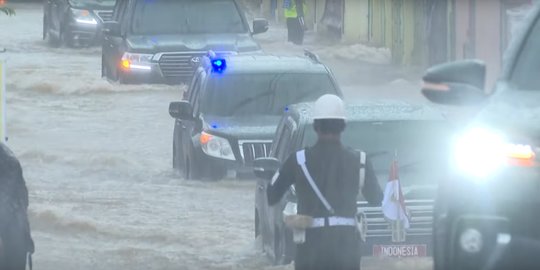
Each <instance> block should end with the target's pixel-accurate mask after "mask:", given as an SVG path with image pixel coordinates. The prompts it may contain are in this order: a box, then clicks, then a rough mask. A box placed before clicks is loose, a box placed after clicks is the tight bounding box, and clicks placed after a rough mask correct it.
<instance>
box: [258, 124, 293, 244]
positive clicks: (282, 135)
mask: <svg viewBox="0 0 540 270" xmlns="http://www.w3.org/2000/svg"><path fill="white" fill-rule="evenodd" d="M296 130H297V124H296V122H295V120H294V119H293V118H292V117H290V116H288V117H286V118H284V119H283V121H282V128H281V130H278V133H276V135H277V137H276V138H275V142H274V145H273V147H272V151H271V154H270V156H271V157H274V158H277V159H278V160H280V162H281V163H283V162H285V160H286V159H287V157H288V155H289V152H290V151H289V148H290V146H291V144H292V138H293V137H294V136H293V135H294V133H295V132H296ZM261 189H262V191H260V192H263V194H264V198H265V201H264V202H263V205H264V207H263V209H262V211H263V213H264V217H265V218H264V224H265V226H266V228H267V230H268V236H267V237H268V238H267V239H268V240H269V241H268V243H269V244H270V248H272V250H273V248H274V244H275V243H274V239H275V233H276V228H279V227H280V226H279V224H280V223H282V222H283V218H282V217H283V216H282V214H281V211H282V210H283V205H282V204H281V203H278V204H276V205H275V206H269V205H268V198H267V197H266V183H264V184H263V186H262V187H261Z"/></svg>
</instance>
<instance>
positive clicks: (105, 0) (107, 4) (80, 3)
mask: <svg viewBox="0 0 540 270" xmlns="http://www.w3.org/2000/svg"><path fill="white" fill-rule="evenodd" d="M115 3H116V0H69V4H70V5H71V6H72V7H74V8H82V9H99V8H103V9H112V8H113V7H114V5H115Z"/></svg>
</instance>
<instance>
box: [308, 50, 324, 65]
mask: <svg viewBox="0 0 540 270" xmlns="http://www.w3.org/2000/svg"><path fill="white" fill-rule="evenodd" d="M304 55H305V56H306V57H309V59H311V60H313V61H315V62H316V63H318V64H320V63H321V59H320V58H319V56H318V55H317V54H315V53H314V52H312V51H310V50H308V49H304Z"/></svg>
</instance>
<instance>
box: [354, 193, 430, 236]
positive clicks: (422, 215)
mask: <svg viewBox="0 0 540 270" xmlns="http://www.w3.org/2000/svg"><path fill="white" fill-rule="evenodd" d="M405 204H406V205H407V209H408V210H409V213H410V217H411V220H410V222H409V224H410V228H409V229H406V235H407V236H430V235H432V230H433V229H432V224H433V201H432V200H406V201H405ZM358 209H359V210H361V211H362V212H363V213H364V214H365V217H366V221H367V234H366V237H368V238H369V237H391V236H392V230H391V227H390V223H389V222H388V221H387V220H386V218H385V217H384V214H383V212H382V209H381V207H369V206H367V202H359V203H358Z"/></svg>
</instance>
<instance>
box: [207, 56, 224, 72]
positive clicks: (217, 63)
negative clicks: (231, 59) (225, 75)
mask: <svg viewBox="0 0 540 270" xmlns="http://www.w3.org/2000/svg"><path fill="white" fill-rule="evenodd" d="M211 62H212V68H213V70H214V71H215V72H218V73H221V72H223V71H224V70H225V69H226V68H227V61H225V59H212V61H211Z"/></svg>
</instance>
